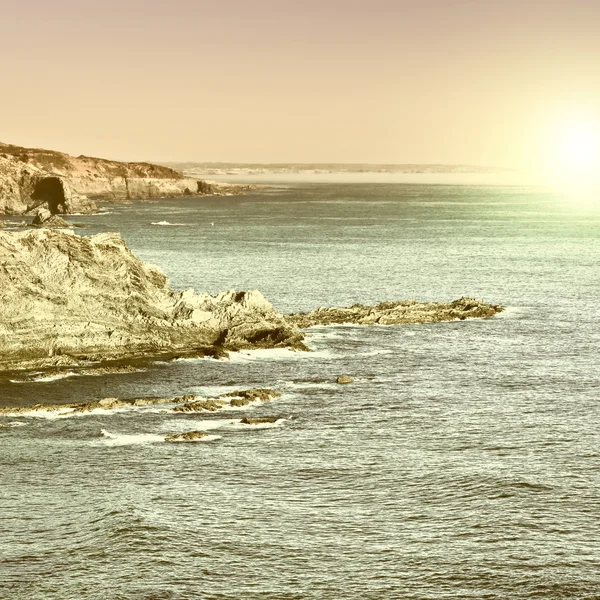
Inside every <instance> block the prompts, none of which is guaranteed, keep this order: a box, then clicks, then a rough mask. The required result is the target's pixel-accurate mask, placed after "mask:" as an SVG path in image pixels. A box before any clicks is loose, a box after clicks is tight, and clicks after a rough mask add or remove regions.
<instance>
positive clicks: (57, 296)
mask: <svg viewBox="0 0 600 600" xmlns="http://www.w3.org/2000/svg"><path fill="white" fill-rule="evenodd" d="M302 339H303V335H302V334H301V333H300V332H299V331H298V329H297V328H296V327H295V326H294V325H292V324H289V323H288V322H287V321H286V320H285V318H284V317H283V316H282V315H281V314H279V313H277V312H276V311H275V310H274V309H273V307H272V306H271V304H270V303H269V302H268V301H267V300H265V298H264V297H263V296H262V294H261V293H260V292H258V291H249V292H235V291H227V292H223V293H221V294H219V295H218V296H210V295H209V294H196V295H195V294H194V292H193V290H187V291H175V290H173V289H171V288H170V287H169V283H168V281H167V278H166V276H165V275H164V274H163V273H162V272H161V271H160V270H159V269H158V268H157V267H155V266H153V265H149V264H145V263H144V262H142V261H141V260H139V259H138V258H136V257H135V256H134V255H133V254H132V253H131V252H130V250H129V249H128V248H127V246H126V245H125V243H124V242H123V241H122V240H121V238H120V236H119V235H118V234H111V233H107V234H98V235H95V236H93V237H89V238H87V237H79V236H77V235H74V234H73V233H72V232H70V231H64V230H63V231H60V230H50V229H40V230H28V231H22V232H2V231H0V371H1V370H10V369H17V368H28V369H33V368H44V367H56V366H59V367H60V366H67V365H72V364H80V365H86V364H88V365H89V362H90V361H101V360H114V359H122V358H127V357H134V356H144V355H158V354H161V353H173V352H181V353H185V352H186V351H193V350H195V349H198V348H205V347H206V348H214V347H215V346H216V347H219V348H224V349H225V350H227V349H229V350H237V349H247V348H274V347H294V348H298V349H305V347H304V345H303V343H302Z"/></svg>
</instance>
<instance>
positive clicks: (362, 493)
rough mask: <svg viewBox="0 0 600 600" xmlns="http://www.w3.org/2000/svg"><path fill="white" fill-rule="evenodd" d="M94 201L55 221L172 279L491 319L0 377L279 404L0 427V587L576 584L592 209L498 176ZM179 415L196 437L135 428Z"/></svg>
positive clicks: (358, 592)
mask: <svg viewBox="0 0 600 600" xmlns="http://www.w3.org/2000/svg"><path fill="white" fill-rule="evenodd" d="M107 210H109V211H110V212H107V213H106V214H104V215H102V216H92V217H83V216H82V217H75V218H74V219H73V220H76V221H78V222H80V223H87V224H88V227H87V229H85V230H82V232H83V233H85V234H86V235H89V234H91V233H96V232H101V231H117V230H118V231H120V232H121V233H122V235H123V237H124V239H125V240H126V241H127V243H128V244H129V246H130V247H131V248H132V250H133V251H134V252H136V253H137V254H138V255H139V256H140V257H142V258H143V259H145V260H147V261H150V262H153V263H156V264H158V265H159V266H160V267H161V268H162V269H163V270H164V271H165V272H167V274H168V275H169V277H170V280H171V282H172V284H173V285H174V286H175V287H178V288H187V287H194V288H196V289H197V290H203V291H209V292H211V293H216V292H218V291H220V290H223V289H227V288H236V289H254V288H257V289H260V290H261V291H262V292H263V293H264V294H265V296H267V297H268V298H269V299H270V300H271V301H272V302H273V303H274V305H275V306H276V307H277V308H278V309H280V310H282V311H292V310H298V309H310V308H314V307H316V306H319V305H346V304H350V303H354V302H358V301H360V302H363V303H372V302H376V301H380V300H395V299H405V298H418V299H422V300H452V299H455V298H457V297H460V296H462V295H469V296H474V297H477V298H484V299H486V300H488V301H491V302H494V303H501V304H503V305H504V306H506V307H507V309H506V311H505V312H504V313H502V314H501V315H499V316H498V317H495V318H493V319H490V320H476V321H469V322H453V323H444V324H431V325H414V326H397V327H381V326H376V327H371V328H360V327H352V326H344V327H337V328H318V329H315V330H314V331H313V332H312V337H311V338H310V339H309V343H310V345H311V346H312V347H313V348H314V349H315V352H313V353H312V354H297V353H287V352H285V351H277V352H269V351H267V352H264V353H254V354H250V355H238V356H235V357H234V358H233V359H232V360H231V361H214V360H192V361H179V362H176V363H173V364H157V365H155V366H153V367H152V368H151V369H149V370H147V371H146V372H143V373H133V374H126V375H114V376H107V377H72V378H68V379H61V380H56V381H52V382H46V383H8V382H5V383H3V384H2V386H1V387H0V394H1V396H2V399H3V404H7V403H8V402H13V403H26V402H27V403H33V402H60V401H79V400H87V399H91V398H101V397H106V396H120V397H132V396H143V395H181V394H189V393H194V392H198V393H207V394H214V393H222V392H224V391H229V390H233V389H239V388H245V387H251V386H268V387H276V388H278V389H279V390H280V391H282V392H283V396H282V397H281V398H280V399H278V400H276V401H274V402H273V403H271V404H268V405H263V406H258V407H251V408H248V409H245V410H237V411H229V412H220V413H214V414H192V415H176V414H173V413H169V412H164V411H162V410H161V409H160V408H159V409H151V408H150V409H139V410H135V411H126V412H120V413H114V414H110V413H106V414H92V415H85V416H79V417H73V418H56V415H47V416H46V418H31V417H2V418H1V419H0V422H2V423H3V424H10V425H11V426H10V427H7V428H3V429H0V495H1V498H2V518H1V521H0V597H1V598H2V599H4V598H6V599H15V600H20V599H32V600H33V599H35V600H54V599H56V600H80V599H86V600H117V599H118V600H158V599H165V600H167V599H169V600H170V599H172V600H178V599H188V598H189V599H206V600H213V599H214V600H217V599H227V600H258V599H261V600H262V599H273V600H296V599H298V600H300V599H307V600H308V599H314V600H321V599H327V600H328V599H331V600H338V599H339V600H346V599H348V600H350V599H353V600H354V599H370V600H388V599H405V598H406V599H429V598H430V599H442V598H447V599H459V598H465V599H466V598H486V599H496V598H497V599H503V600H504V599H508V598H511V599H512V598H577V599H581V598H584V599H585V598H588V599H591V598H599V597H600V532H599V529H598V524H599V522H600V433H599V427H598V424H599V422H600V395H599V392H600V375H599V373H600V369H599V368H598V367H599V362H600V361H599V359H598V348H599V343H600V329H599V328H598V320H599V317H600V303H599V302H598V260H599V257H600V241H599V234H600V218H599V215H598V213H597V212H594V211H590V210H586V211H582V210H577V207H576V206H573V205H570V204H569V203H565V202H562V201H561V200H560V198H557V197H554V196H552V195H549V194H545V193H540V192H536V191H533V190H527V189H519V188H487V187H465V186H441V185H436V186H426V185H397V184H379V185H375V184H354V185H344V184H340V183H335V184H326V183H319V184H310V185H308V184H307V185H295V186H293V187H291V188H289V189H283V190H270V191H262V192H256V193H253V194H251V195H249V196H244V197H226V198H206V199H199V200H192V199H190V200H164V201H160V202H157V203H152V204H139V205H132V206H119V205H114V206H110V207H107ZM164 221H166V222H169V223H172V224H173V225H152V223H160V222H164ZM340 374H349V375H352V376H354V377H355V378H356V382H355V383H354V384H351V385H347V386H340V385H336V384H335V383H333V381H334V379H335V377H336V376H337V375H340ZM244 415H253V416H258V415H278V416H281V417H282V420H280V421H279V422H277V423H276V424H275V425H274V426H269V427H263V428H260V427H252V426H244V425H241V424H240V423H239V420H240V418H241V417H243V416H244ZM193 429H202V430H205V431H208V432H209V433H210V434H211V435H213V436H215V437H213V438H211V439H210V441H207V442H201V443H195V444H165V443H162V442H161V440H162V438H163V437H164V435H166V434H167V433H173V432H179V431H187V430H193Z"/></svg>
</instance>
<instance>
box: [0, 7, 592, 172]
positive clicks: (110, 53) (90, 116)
mask: <svg viewBox="0 0 600 600" xmlns="http://www.w3.org/2000/svg"><path fill="white" fill-rule="evenodd" d="M599 23H600V0H414V1H408V0H394V1H391V0H368V1H367V0H360V1H358V0H319V1H315V0H303V1H302V2H298V1H288V0H278V1H275V0H253V1H249V0H218V1H217V0H170V1H168V2H167V1H164V0H104V1H102V0H93V1H90V0H53V1H52V2H48V0H28V2H18V3H15V2H13V0H0V55H1V56H2V63H1V64H2V68H1V70H0V108H1V110H0V141H4V142H9V143H14V144H19V145H26V146H35V147H46V148H52V149H57V150H63V151H66V152H70V153H72V154H88V155H94V156H103V157H107V158H115V159H122V160H154V161H229V162H353V163H356V162H358V163H445V164H473V165H493V166H501V167H513V168H526V167H529V166H530V165H532V164H533V163H536V162H537V161H540V160H542V159H543V157H544V155H545V153H547V148H548V146H552V145H553V144H557V143H558V142H556V135H557V134H556V131H558V129H559V127H560V126H562V125H561V124H563V123H566V122H569V121H570V120H579V121H583V122H584V123H592V122H595V120H596V119H598V111H599V110H600V35H598V24H599ZM584 127H586V126H585V125H584Z"/></svg>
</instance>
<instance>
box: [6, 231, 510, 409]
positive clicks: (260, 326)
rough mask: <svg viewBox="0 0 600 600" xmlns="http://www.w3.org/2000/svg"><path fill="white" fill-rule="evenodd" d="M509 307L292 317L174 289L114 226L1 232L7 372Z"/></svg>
mask: <svg viewBox="0 0 600 600" xmlns="http://www.w3.org/2000/svg"><path fill="white" fill-rule="evenodd" d="M501 310H502V308H501V307H500V306H494V305H491V304H485V303H484V302H479V301H477V300H473V299H469V298H461V299H460V300H456V301H454V302H451V303H448V304H446V303H435V302H425V303H419V302H415V301H407V302H383V303H381V304H378V305H377V306H363V305H359V304H357V305H354V306H351V307H349V308H320V309H317V310H315V311H312V312H309V313H298V314H293V315H289V316H287V317H286V316H284V315H281V314H279V313H277V312H276V311H275V310H274V308H273V306H272V305H271V304H270V303H269V302H268V301H267V300H265V298H264V297H263V296H262V294H261V293H260V292H258V291H247V292H236V291H226V292H222V293H221V294H219V295H217V296H211V295H209V294H202V293H201V294H194V292H193V290H187V291H176V290H173V289H171V288H170V286H169V283H168V280H167V278H166V276H165V275H164V274H163V273H162V272H161V271H160V270H159V269H158V267H156V266H154V265H149V264H146V263H144V262H142V261H141V260H139V259H138V258H136V257H135V256H134V255H133V254H132V253H131V251H130V250H129V249H128V248H127V246H126V245H125V243H124V242H123V240H121V238H120V236H119V234H116V233H104V234H98V235H95V236H92V237H79V236H77V235H75V234H74V233H73V232H72V231H70V230H54V229H45V228H44V229H39V230H27V231H22V232H6V231H0V371H9V370H16V369H28V370H33V369H39V368H44V369H49V368H55V369H56V368H66V367H76V368H78V369H82V368H83V369H85V368H87V367H90V365H91V363H98V362H100V363H102V362H107V361H118V360H123V359H130V358H134V357H144V356H159V355H160V356H164V357H165V358H173V357H177V356H205V355H209V356H217V357H221V356H225V355H226V353H227V351H228V350H243V349H252V348H292V349H296V350H307V349H308V348H307V347H306V346H305V345H304V342H303V339H304V334H303V333H302V332H301V331H300V330H301V329H303V328H307V327H312V326H314V325H332V324H340V323H356V324H361V325H369V324H386V325H389V324H395V323H432V322H437V321H450V320H455V319H467V318H481V317H491V316H493V315H494V314H496V313H497V312H499V311H501ZM100 366H101V367H102V369H105V368H109V367H105V365H100ZM82 374H85V371H83V372H82ZM228 396H229V397H231V398H234V400H235V402H236V403H237V404H235V405H239V406H243V405H244V404H245V403H247V402H251V401H254V400H256V399H259V400H265V399H269V398H270V397H271V391H270V390H260V389H259V390H250V391H247V392H244V393H243V394H241V393H235V394H229V395H228ZM232 404H233V402H232ZM198 408H202V409H205V407H198ZM188 409H190V410H194V407H188ZM182 410H183V409H182Z"/></svg>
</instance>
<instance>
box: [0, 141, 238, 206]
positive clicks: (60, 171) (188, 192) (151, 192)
mask: <svg viewBox="0 0 600 600" xmlns="http://www.w3.org/2000/svg"><path fill="white" fill-rule="evenodd" d="M245 189H246V186H238V185H227V184H216V183H209V182H206V181H202V180H198V179H193V178H189V177H184V176H183V175H182V174H181V173H179V172H178V171H175V170H173V169H170V168H168V167H162V166H158V165H153V164H149V163H126V162H118V161H113V160H105V159H101V158H92V157H89V156H77V157H75V156H70V155H68V154H64V153H62V152H55V151H52V150H42V149H38V148H22V147H20V146H13V145H10V144H2V143H0V214H1V213H5V214H25V213H29V212H31V211H33V210H34V209H36V208H38V207H44V208H47V209H48V210H50V212H51V213H52V214H59V213H67V214H68V213H74V212H80V213H81V212H83V213H87V212H93V211H94V210H95V201H96V200H102V201H108V202H119V201H124V200H130V199H136V198H169V197H171V198H172V197H178V196H199V195H206V194H219V193H240V192H242V191H244V190H245Z"/></svg>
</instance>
